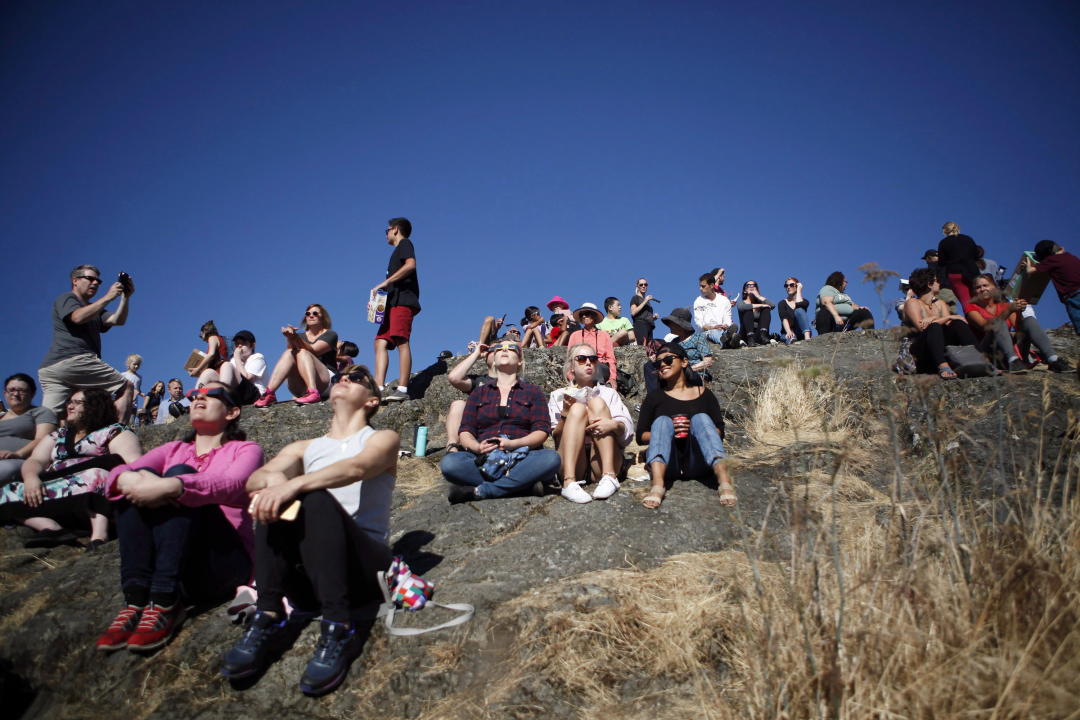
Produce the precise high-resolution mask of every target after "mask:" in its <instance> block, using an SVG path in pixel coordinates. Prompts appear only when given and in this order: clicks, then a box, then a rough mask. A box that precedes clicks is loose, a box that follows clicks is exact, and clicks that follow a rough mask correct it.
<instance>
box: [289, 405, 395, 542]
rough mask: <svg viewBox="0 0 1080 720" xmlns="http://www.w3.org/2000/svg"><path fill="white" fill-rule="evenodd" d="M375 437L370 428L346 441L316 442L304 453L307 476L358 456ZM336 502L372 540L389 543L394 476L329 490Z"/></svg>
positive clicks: (387, 475) (321, 438)
mask: <svg viewBox="0 0 1080 720" xmlns="http://www.w3.org/2000/svg"><path fill="white" fill-rule="evenodd" d="M374 434H375V428H373V427H371V426H370V425H369V426H368V427H366V428H364V429H363V430H361V431H360V432H358V433H356V434H354V435H350V436H349V437H347V438H344V439H334V438H331V437H327V436H326V435H324V436H322V437H320V438H315V439H314V440H312V441H311V442H310V443H309V444H308V446H307V450H305V451H304V472H305V473H311V472H315V471H316V470H321V469H322V468H324V467H326V466H327V465H333V464H334V463H336V462H337V461H338V460H344V459H345V458H348V457H353V456H354V455H359V454H360V452H361V451H363V449H364V445H366V444H367V441H368V438H369V437H371V436H372V435H374ZM327 491H328V492H329V493H330V494H331V495H333V496H334V499H335V500H337V501H338V503H339V504H340V505H341V507H343V508H344V509H345V512H347V513H348V514H349V515H351V516H352V518H353V520H354V521H355V522H356V524H357V525H358V526H359V527H360V529H361V530H363V531H364V532H365V533H367V534H368V536H370V537H371V538H372V539H373V540H376V541H377V542H381V543H389V542H390V500H391V497H392V496H393V494H394V476H393V475H391V474H390V473H382V474H381V475H376V476H375V477H370V478H367V479H366V480H358V481H356V482H354V483H350V484H349V485H344V486H342V487H336V488H327Z"/></svg>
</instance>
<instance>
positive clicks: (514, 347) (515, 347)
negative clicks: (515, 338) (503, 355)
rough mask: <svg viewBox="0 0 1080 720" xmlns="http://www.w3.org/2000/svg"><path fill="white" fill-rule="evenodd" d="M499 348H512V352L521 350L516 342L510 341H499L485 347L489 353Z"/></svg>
mask: <svg viewBox="0 0 1080 720" xmlns="http://www.w3.org/2000/svg"><path fill="white" fill-rule="evenodd" d="M499 350H512V351H514V352H521V346H520V345H518V344H517V343H512V342H500V343H495V344H494V345H490V346H488V349H487V351H488V352H489V353H493V352H498V351H499Z"/></svg>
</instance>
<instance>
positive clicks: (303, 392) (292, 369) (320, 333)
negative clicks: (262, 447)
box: [255, 303, 338, 407]
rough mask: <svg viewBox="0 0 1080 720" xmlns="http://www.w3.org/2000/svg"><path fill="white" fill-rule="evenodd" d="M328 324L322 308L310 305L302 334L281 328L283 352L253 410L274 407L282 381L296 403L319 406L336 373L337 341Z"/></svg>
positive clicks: (316, 304) (328, 318)
mask: <svg viewBox="0 0 1080 720" xmlns="http://www.w3.org/2000/svg"><path fill="white" fill-rule="evenodd" d="M332 324H333V323H332V322H331V320H330V313H329V312H327V311H326V308H324V307H323V306H322V305H319V304H318V303H313V304H311V305H308V306H307V310H305V311H304V319H303V321H302V322H301V325H303V326H304V330H303V331H300V330H298V329H297V328H295V327H293V326H292V325H286V326H285V327H283V328H281V334H282V335H284V336H285V352H283V353H281V357H280V358H278V361H277V365H275V366H274V372H273V374H272V375H271V376H270V382H268V383H267V384H266V392H264V393H263V395H262V397H261V398H259V399H258V400H256V401H255V407H266V406H267V405H273V404H274V403H276V402H277V395H275V394H274V391H275V390H277V389H278V388H279V387H281V384H282V383H283V382H286V381H288V383H289V392H291V393H292V394H293V402H296V403H300V404H307V403H314V402H319V401H320V400H322V399H323V393H326V394H329V393H330V379H331V378H332V377H333V376H334V372H335V371H336V370H337V341H338V337H337V333H336V332H334V331H333V330H331V329H330V327H331V326H332Z"/></svg>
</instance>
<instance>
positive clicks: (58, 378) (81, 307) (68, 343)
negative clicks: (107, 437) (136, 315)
mask: <svg viewBox="0 0 1080 720" xmlns="http://www.w3.org/2000/svg"><path fill="white" fill-rule="evenodd" d="M99 287H101V271H100V270H98V269H97V268H96V267H94V266H93V265H79V266H78V267H77V268H75V269H74V270H72V271H71V292H66V293H64V294H63V295H61V296H60V297H58V298H56V302H54V303H53V310H52V321H53V341H52V346H51V347H50V348H49V352H48V353H47V354H46V355H45V359H44V360H42V361H41V367H40V368H38V379H39V380H40V381H41V392H42V401H41V404H42V406H43V407H47V408H49V409H50V410H52V411H53V412H57V413H58V412H60V410H61V408H63V407H64V405H65V404H67V400H68V397H70V396H71V394H72V393H73V392H74V391H75V390H76V389H83V390H85V389H88V388H102V389H104V390H108V391H110V392H112V393H113V395H114V396H115V397H116V412H117V414H118V415H119V417H120V422H123V423H126V422H127V421H128V419H129V415H130V414H131V395H132V392H133V391H134V390H133V388H132V387H131V383H129V382H128V381H127V379H126V378H124V376H123V375H121V374H120V373H119V372H117V371H116V370H115V369H114V368H112V367H110V366H109V365H106V364H105V363H104V362H102V360H101V333H103V332H107V331H108V330H109V328H111V327H112V326H113V325H123V324H124V322H126V321H127V314H128V302H129V299H130V297H131V294H132V293H134V292H135V285H134V283H132V281H131V278H130V277H127V275H124V282H119V281H118V282H114V283H113V284H112V285H110V286H109V289H108V290H106V291H105V294H104V295H102V296H101V299H100V300H97V301H95V302H90V299H91V298H92V297H94V295H96V294H97V291H98V288H99ZM117 297H119V298H120V304H119V305H118V306H117V308H116V311H115V312H111V313H110V312H109V311H108V310H107V309H106V307H105V306H106V305H108V304H109V303H110V302H111V301H112V300H113V299H115V298H117Z"/></svg>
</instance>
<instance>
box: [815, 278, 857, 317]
mask: <svg viewBox="0 0 1080 720" xmlns="http://www.w3.org/2000/svg"><path fill="white" fill-rule="evenodd" d="M824 297H831V298H832V299H833V307H834V308H836V314H837V315H839V316H840V317H844V318H846V317H847V316H848V315H850V314H851V313H852V312H854V310H855V308H853V307H852V306H851V298H850V297H848V296H847V295H845V294H844V293H842V292H840V291H839V290H837V289H836V288H834V287H833V286H832V285H826V286H825V287H823V288H821V292H819V293H818V297H817V309H818V310H820V309H821V308H823V307H825V304H824V303H823V302H821V298H824Z"/></svg>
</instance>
